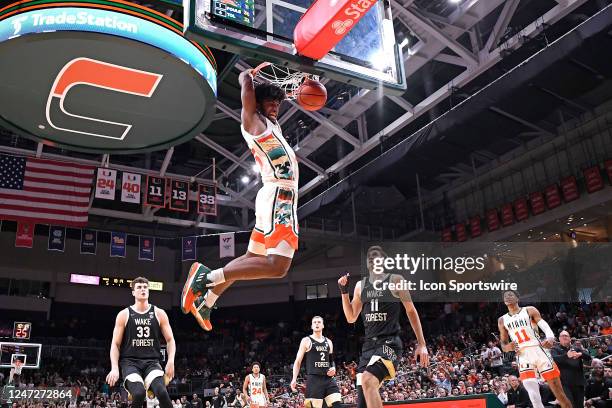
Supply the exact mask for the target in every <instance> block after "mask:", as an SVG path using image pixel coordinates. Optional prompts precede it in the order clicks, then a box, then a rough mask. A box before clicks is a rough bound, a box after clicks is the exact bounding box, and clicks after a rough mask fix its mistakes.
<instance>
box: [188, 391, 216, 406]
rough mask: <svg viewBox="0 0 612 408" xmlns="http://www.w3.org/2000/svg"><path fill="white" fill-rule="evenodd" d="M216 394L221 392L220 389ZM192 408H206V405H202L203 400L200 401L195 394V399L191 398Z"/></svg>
mask: <svg viewBox="0 0 612 408" xmlns="http://www.w3.org/2000/svg"><path fill="white" fill-rule="evenodd" d="M216 392H217V393H218V392H219V389H218V388H217V389H216ZM191 408H204V405H203V404H202V400H201V399H200V397H198V394H195V393H194V394H193V397H191Z"/></svg>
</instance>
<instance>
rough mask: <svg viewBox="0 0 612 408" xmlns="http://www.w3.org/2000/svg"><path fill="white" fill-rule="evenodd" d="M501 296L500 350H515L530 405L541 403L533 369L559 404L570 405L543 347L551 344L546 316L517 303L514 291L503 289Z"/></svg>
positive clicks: (550, 330)
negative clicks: (546, 384) (542, 336)
mask: <svg viewBox="0 0 612 408" xmlns="http://www.w3.org/2000/svg"><path fill="white" fill-rule="evenodd" d="M503 297H504V303H505V304H506V306H507V307H508V313H506V314H505V315H503V316H501V317H500V318H499V319H498V320H497V326H498V328H499V337H500V342H501V345H502V350H503V351H516V358H517V363H518V366H519V374H520V378H521V381H522V382H523V386H524V387H525V389H526V390H527V392H528V393H529V399H530V400H531V403H532V404H533V406H534V408H542V407H543V406H544V405H543V404H542V399H541V397H540V389H539V386H538V381H537V379H536V371H537V372H538V373H539V374H540V376H541V377H542V378H543V379H544V380H545V381H546V382H547V383H548V385H549V387H550V390H551V391H552V392H553V394H554V395H555V397H556V398H557V401H558V402H559V404H560V405H561V407H562V408H570V407H571V406H572V404H571V403H570V401H569V400H568V399H567V397H566V396H565V393H564V392H563V387H562V386H561V380H560V378H559V377H560V373H559V369H558V368H557V365H556V364H555V363H554V361H553V359H552V357H551V356H550V352H548V351H547V350H545V349H544V348H548V349H549V348H551V347H552V346H553V343H554V341H555V334H554V333H553V331H552V329H551V328H550V326H549V325H548V323H546V320H544V319H542V316H541V315H540V312H539V311H538V309H536V308H535V307H533V306H524V307H521V306H519V304H518V301H519V296H518V293H517V292H515V291H513V290H507V291H505V292H504V294H503ZM538 328H540V329H542V331H543V332H544V335H545V336H546V339H545V340H544V341H543V342H541V341H540V338H539V336H538ZM508 337H510V339H508Z"/></svg>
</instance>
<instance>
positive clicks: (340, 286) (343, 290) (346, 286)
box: [338, 281, 349, 295]
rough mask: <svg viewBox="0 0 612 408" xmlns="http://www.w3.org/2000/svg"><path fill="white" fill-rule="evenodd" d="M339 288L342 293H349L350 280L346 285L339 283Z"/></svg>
mask: <svg viewBox="0 0 612 408" xmlns="http://www.w3.org/2000/svg"><path fill="white" fill-rule="evenodd" d="M338 288H340V294H342V295H347V294H348V293H349V292H348V281H347V282H346V285H341V284H338Z"/></svg>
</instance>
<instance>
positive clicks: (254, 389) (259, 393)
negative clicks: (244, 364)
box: [249, 374, 266, 405]
mask: <svg viewBox="0 0 612 408" xmlns="http://www.w3.org/2000/svg"><path fill="white" fill-rule="evenodd" d="M265 378H266V376H265V375H263V374H259V375H258V376H257V377H255V376H254V375H253V374H249V396H250V397H251V401H253V403H254V404H257V405H265V402H266V398H265V395H264V391H263V384H264V379H265Z"/></svg>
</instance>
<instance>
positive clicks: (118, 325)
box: [106, 277, 176, 408]
mask: <svg viewBox="0 0 612 408" xmlns="http://www.w3.org/2000/svg"><path fill="white" fill-rule="evenodd" d="M130 286H131V287H132V295H133V296H134V304H133V305H132V306H129V307H126V308H125V309H123V310H122V311H120V312H119V313H118V314H117V319H116V320H115V329H114V330H113V340H112V343H111V350H110V360H111V367H112V369H111V371H110V372H109V373H108V375H107V376H106V382H107V383H108V385H110V386H111V387H112V386H114V385H115V383H116V382H117V380H118V379H119V367H121V375H122V376H123V386H124V387H125V389H126V390H127V391H128V392H129V394H130V396H131V398H132V406H133V407H139V408H140V407H142V405H143V403H144V401H145V399H146V394H147V392H149V394H150V392H151V391H152V392H153V394H154V395H155V396H156V397H157V399H158V400H159V406H160V408H172V401H171V400H170V396H169V395H168V391H167V390H166V384H167V383H168V382H170V380H171V379H172V377H174V354H175V352H176V344H175V342H174V336H173V334H172V328H171V327H170V322H169V320H168V315H167V314H166V312H164V311H163V310H162V309H160V308H158V307H156V306H153V305H152V304H150V303H149V281H148V280H147V279H146V278H142V277H138V278H136V279H134V280H133V281H132V283H131V284H130ZM162 335H163V336H164V339H165V340H166V351H167V360H168V361H167V363H166V370H165V374H164V371H162V368H161V365H160V364H159V361H160V359H161V345H160V342H159V339H160V337H161V336H162Z"/></svg>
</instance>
